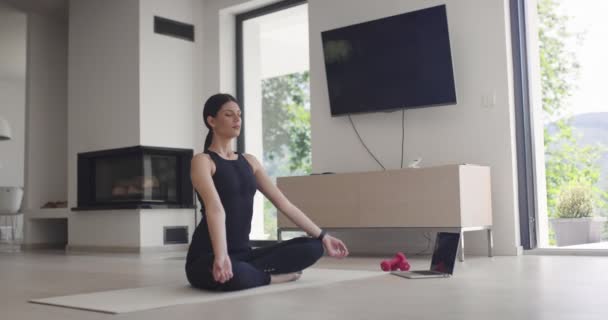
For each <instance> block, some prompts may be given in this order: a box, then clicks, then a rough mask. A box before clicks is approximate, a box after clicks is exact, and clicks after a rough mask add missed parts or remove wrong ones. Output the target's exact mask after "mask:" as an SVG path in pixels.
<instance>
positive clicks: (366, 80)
mask: <svg viewBox="0 0 608 320" xmlns="http://www.w3.org/2000/svg"><path fill="white" fill-rule="evenodd" d="M321 37H322V41H323V54H324V58H325V71H326V74H327V86H328V91H329V102H330V110H331V115H332V116H338V115H344V114H351V113H364V112H376V111H387V110H391V109H400V108H420V107H429V106H438V105H448V104H455V103H456V90H455V87H454V73H453V70H452V54H451V50H450V37H449V33H448V20H447V13H446V7H445V5H441V6H436V7H431V8H427V9H422V10H417V11H413V12H408V13H404V14H399V15H395V16H390V17H386V18H381V19H377V20H373V21H368V22H363V23H359V24H355V25H351V26H347V27H343V28H339V29H334V30H329V31H324V32H322V33H321Z"/></svg>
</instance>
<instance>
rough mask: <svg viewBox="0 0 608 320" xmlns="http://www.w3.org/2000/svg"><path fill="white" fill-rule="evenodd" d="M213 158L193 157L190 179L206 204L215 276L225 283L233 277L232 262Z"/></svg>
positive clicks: (217, 279) (224, 213) (205, 156)
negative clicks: (214, 174) (216, 184)
mask: <svg viewBox="0 0 608 320" xmlns="http://www.w3.org/2000/svg"><path fill="white" fill-rule="evenodd" d="M211 167H212V160H211V159H210V158H209V156H208V155H203V154H200V155H197V156H195V157H194V158H192V161H191V171H190V179H191V180H192V185H193V186H194V189H196V191H197V192H198V194H199V195H200V196H201V198H202V200H203V203H202V205H204V206H205V216H206V219H207V225H208V226H209V236H210V237H211V246H212V247H213V254H214V261H213V270H212V272H213V278H214V279H215V280H216V281H218V282H220V283H224V282H226V281H228V280H230V279H231V278H232V263H231V261H230V257H229V256H228V248H227V247H228V245H227V243H226V212H225V211H224V207H223V206H222V202H221V200H220V196H219V195H218V193H217V190H216V189H215V185H214V184H213V178H212V177H211V175H212V173H211Z"/></svg>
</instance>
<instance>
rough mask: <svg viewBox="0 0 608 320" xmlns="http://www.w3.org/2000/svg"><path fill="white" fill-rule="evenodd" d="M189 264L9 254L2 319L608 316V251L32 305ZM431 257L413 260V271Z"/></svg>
mask: <svg viewBox="0 0 608 320" xmlns="http://www.w3.org/2000/svg"><path fill="white" fill-rule="evenodd" d="M379 260H380V259H379V258H362V257H349V258H347V259H345V260H336V259H331V258H326V257H325V258H323V259H322V260H321V261H319V262H318V263H317V265H316V266H315V267H322V268H338V269H358V270H379V268H378V262H379ZM183 263H184V261H183V260H181V259H180V258H179V257H177V258H176V257H173V258H171V257H170V256H161V255H145V256H136V255H110V254H105V255H84V254H81V255H66V254H63V253H61V252H36V253H32V252H28V253H17V254H6V253H5V254H2V253H0V319H3V320H4V319H45V320H53V319H57V320H59V319H85V320H86V319H109V318H116V319H148V320H154V319H169V320H178V319H189V320H191V319H214V320H215V319H264V320H270V319H349V320H351V319H387V318H389V317H390V318H394V317H397V318H398V319H552V320H556V319H608V308H607V304H606V302H607V301H608V257H571V256H566V257H563V256H520V257H494V258H487V257H473V258H471V257H467V260H466V261H465V262H464V263H458V265H457V267H456V271H455V275H454V277H452V278H450V279H425V280H407V279H403V278H399V277H395V276H391V275H384V276H380V277H374V278H369V279H363V280H356V281H349V282H341V283H335V284H329V285H326V286H321V287H314V288H303V289H298V290H293V291H288V292H279V293H274V294H265V295H254V296H248V297H242V298H236V299H231V300H222V301H216V302H213V303H206V304H190V305H182V306H175V307H168V308H162V309H155V310H149V311H142V312H134V313H126V314H119V315H108V314H101V313H95V312H87V311H80V310H72V309H66V308H60V307H51V306H44V305H35V304H29V303H27V300H28V299H31V298H41V297H50V296H57V295H68V294H76V293H85V292H95V291H101V290H112V289H121V288H133V287H142V286H148V285H160V284H171V283H175V282H177V281H183V277H184V273H183ZM428 263H429V261H428V258H420V259H415V260H413V261H412V265H413V267H414V268H425V267H427V266H428ZM304 276H306V273H304Z"/></svg>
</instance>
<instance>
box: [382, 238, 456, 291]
mask: <svg viewBox="0 0 608 320" xmlns="http://www.w3.org/2000/svg"><path fill="white" fill-rule="evenodd" d="M459 240H460V233H450V232H439V233H437V238H436V239H435V248H434V250H433V258H432V259H431V269H430V270H418V271H391V274H394V275H396V276H400V277H404V278H408V279H422V278H447V277H449V276H451V275H452V272H454V264H455V263H456V254H457V252H458V241H459Z"/></svg>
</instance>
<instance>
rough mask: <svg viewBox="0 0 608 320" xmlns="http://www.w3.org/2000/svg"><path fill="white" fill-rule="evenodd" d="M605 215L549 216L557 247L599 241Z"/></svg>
mask: <svg viewBox="0 0 608 320" xmlns="http://www.w3.org/2000/svg"><path fill="white" fill-rule="evenodd" d="M606 220H607V219H606V218H605V217H589V218H551V219H549V221H550V222H551V226H552V227H553V230H554V231H555V240H556V241H557V246H558V247H563V246H571V245H576V244H584V243H593V242H600V237H601V235H602V227H603V225H604V223H605V222H606Z"/></svg>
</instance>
